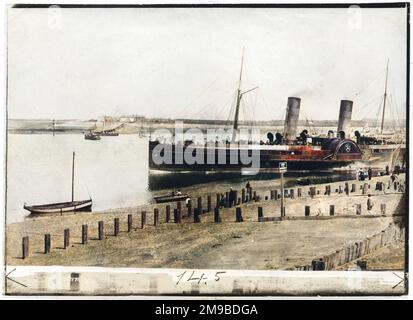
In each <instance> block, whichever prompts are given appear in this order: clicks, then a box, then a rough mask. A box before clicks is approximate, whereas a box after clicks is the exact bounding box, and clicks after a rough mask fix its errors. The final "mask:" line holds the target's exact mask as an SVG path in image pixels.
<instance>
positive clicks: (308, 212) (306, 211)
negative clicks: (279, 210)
mask: <svg viewBox="0 0 413 320" xmlns="http://www.w3.org/2000/svg"><path fill="white" fill-rule="evenodd" d="M304 215H305V216H306V217H309V216H310V206H305V207H304Z"/></svg>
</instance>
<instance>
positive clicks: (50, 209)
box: [23, 152, 92, 215]
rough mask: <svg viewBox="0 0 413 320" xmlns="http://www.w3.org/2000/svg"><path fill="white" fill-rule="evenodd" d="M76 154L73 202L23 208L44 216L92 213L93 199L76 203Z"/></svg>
mask: <svg viewBox="0 0 413 320" xmlns="http://www.w3.org/2000/svg"><path fill="white" fill-rule="evenodd" d="M74 181H75V153H74V152H73V162H72V201H68V202H57V203H49V204H41V205H32V206H28V205H26V204H24V206H23V208H24V209H26V210H27V211H30V214H32V215H42V214H53V213H60V214H63V213H64V212H74V211H86V212H90V211H92V199H90V198H89V199H88V200H79V201H74V194H75V187H74V186H75V185H74Z"/></svg>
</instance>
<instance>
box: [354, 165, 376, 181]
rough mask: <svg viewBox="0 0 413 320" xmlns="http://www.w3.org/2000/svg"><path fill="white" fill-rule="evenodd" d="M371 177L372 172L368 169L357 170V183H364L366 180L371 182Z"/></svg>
mask: <svg viewBox="0 0 413 320" xmlns="http://www.w3.org/2000/svg"><path fill="white" fill-rule="evenodd" d="M372 177H373V170H372V169H371V168H368V169H367V171H366V170H363V169H359V171H358V172H357V178H358V180H359V181H364V180H366V179H369V180H371V178H372Z"/></svg>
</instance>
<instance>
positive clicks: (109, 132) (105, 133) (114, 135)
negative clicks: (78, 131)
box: [94, 130, 119, 137]
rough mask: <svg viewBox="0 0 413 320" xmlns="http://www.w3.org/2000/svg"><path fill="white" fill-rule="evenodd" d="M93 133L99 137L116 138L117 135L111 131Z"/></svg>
mask: <svg viewBox="0 0 413 320" xmlns="http://www.w3.org/2000/svg"><path fill="white" fill-rule="evenodd" d="M94 133H95V134H97V135H99V136H107V137H117V136H118V135H119V133H117V132H115V131H112V130H103V131H95V132H94Z"/></svg>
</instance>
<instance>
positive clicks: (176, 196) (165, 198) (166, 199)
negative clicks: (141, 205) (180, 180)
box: [154, 193, 189, 203]
mask: <svg viewBox="0 0 413 320" xmlns="http://www.w3.org/2000/svg"><path fill="white" fill-rule="evenodd" d="M188 198H189V196H188V195H187V194H186V193H179V194H175V193H172V194H168V195H164V196H157V197H154V199H155V201H156V202H157V203H164V202H174V201H183V200H186V199H188Z"/></svg>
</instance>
